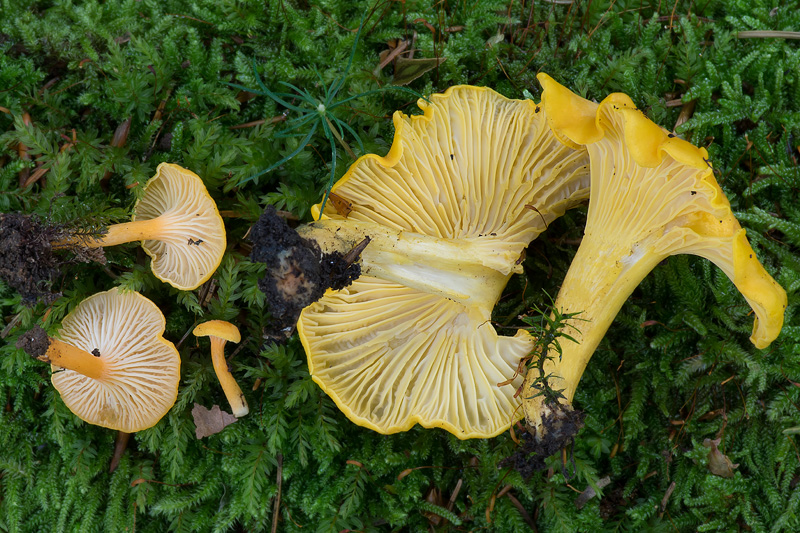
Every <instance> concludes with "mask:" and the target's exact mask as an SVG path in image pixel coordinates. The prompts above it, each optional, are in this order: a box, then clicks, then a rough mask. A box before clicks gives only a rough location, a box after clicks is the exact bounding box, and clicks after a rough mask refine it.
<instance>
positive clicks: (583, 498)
mask: <svg viewBox="0 0 800 533" xmlns="http://www.w3.org/2000/svg"><path fill="white" fill-rule="evenodd" d="M609 483H611V478H610V477H609V476H606V477H604V478H602V479H598V480H597V488H598V489H602V488H603V487H605V486H607V485H608V484H609ZM595 496H597V492H595V490H594V487H592V486H591V485H590V486H588V487H586V490H584V491H583V492H581V495H580V496H578V497H577V498H575V507H576V508H578V509H581V508H582V507H583V506H584V505H586V502H588V501H589V500H591V499H592V498H594V497H595Z"/></svg>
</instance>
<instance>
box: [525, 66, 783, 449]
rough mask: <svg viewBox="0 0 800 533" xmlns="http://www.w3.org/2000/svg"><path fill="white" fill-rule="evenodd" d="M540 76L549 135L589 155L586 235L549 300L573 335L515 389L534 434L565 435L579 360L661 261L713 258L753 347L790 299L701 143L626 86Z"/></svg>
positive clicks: (777, 326) (774, 329)
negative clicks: (744, 305) (656, 114)
mask: <svg viewBox="0 0 800 533" xmlns="http://www.w3.org/2000/svg"><path fill="white" fill-rule="evenodd" d="M539 80H540V81H541V83H542V85H543V87H544V93H543V95H542V106H543V107H544V111H545V113H546V115H547V116H548V121H549V124H550V128H551V130H552V131H553V133H554V135H555V136H556V137H558V138H559V139H561V140H562V141H563V142H564V143H565V145H567V146H571V147H574V148H579V147H585V149H586V150H588V153H589V158H590V161H591V165H590V166H591V196H590V199H589V210H588V214H587V220H586V229H585V232H584V237H583V240H582V242H581V245H580V247H579V248H578V252H577V254H576V255H575V258H574V260H573V262H572V264H571V265H570V268H569V271H568V272H567V276H566V278H565V279H564V283H563V285H562V286H561V289H560V291H559V293H558V297H557V298H556V302H555V307H556V309H558V311H559V312H561V313H564V314H567V313H579V314H578V315H577V318H578V319H579V320H575V321H573V322H570V323H569V325H568V326H567V328H566V331H565V333H566V334H568V335H569V336H571V337H572V338H574V339H575V341H576V342H570V341H569V340H564V341H562V342H561V343H560V347H561V350H562V353H561V355H560V357H553V358H550V359H548V360H547V361H546V362H545V363H544V373H543V374H540V372H539V370H538V369H537V368H533V369H531V370H530V371H529V372H528V375H527V377H526V381H525V385H524V387H523V391H522V396H523V397H524V398H525V402H524V406H525V415H526V419H527V423H528V426H529V430H530V431H531V432H532V433H533V434H534V435H535V436H536V438H537V439H539V440H542V441H543V440H546V439H548V438H551V437H552V438H558V439H561V440H563V441H567V440H568V439H569V438H571V435H565V434H564V432H563V431H560V430H559V431H553V430H554V429H563V428H559V426H560V425H561V422H560V421H561V420H562V419H563V418H564V416H565V415H567V414H568V413H569V412H570V411H571V410H572V407H571V402H572V398H573V396H574V394H575V389H576V388H577V386H578V382H579V380H580V378H581V375H582V374H583V371H584V369H585V368H586V364H587V363H588V361H589V359H590V358H591V356H592V354H593V353H594V351H595V349H596V348H597V345H598V344H599V342H600V341H601V340H602V338H603V336H604V335H605V333H606V331H607V329H608V327H609V325H610V324H611V322H612V321H613V320H614V317H615V316H616V314H617V312H618V311H619V310H620V308H621V307H622V304H623V303H624V302H625V300H627V298H628V296H630V294H631V292H632V291H633V290H634V289H635V288H636V286H637V285H639V283H640V282H641V281H642V279H644V277H645V276H646V275H647V274H648V273H649V272H650V271H651V270H652V269H653V268H654V267H655V266H656V265H657V264H658V263H659V262H660V261H662V260H664V259H665V258H667V257H668V256H670V255H675V254H694V255H699V256H701V257H704V258H706V259H708V260H710V261H712V262H714V264H716V265H717V266H718V267H720V268H721V269H722V271H723V272H724V273H725V274H726V275H727V276H728V277H729V278H730V279H731V280H732V281H733V283H734V285H735V286H736V288H737V289H739V291H740V292H741V293H742V295H743V296H744V297H745V299H746V300H747V302H748V303H749V304H750V306H751V307H752V308H753V310H754V311H755V315H756V318H755V323H754V325H753V334H752V336H751V337H750V340H751V341H752V342H753V344H754V345H755V346H756V347H757V348H765V347H766V346H767V345H768V344H769V343H770V342H772V341H773V340H774V339H775V337H777V335H778V333H779V332H780V330H781V326H782V324H783V314H784V310H785V308H786V302H787V299H786V293H785V292H784V290H783V289H782V288H781V287H780V286H779V285H778V284H777V283H776V282H775V280H773V279H772V277H770V275H769V274H768V273H767V272H766V270H764V267H763V266H762V265H761V263H759V261H758V258H757V257H756V254H755V253H754V252H753V249H752V248H751V247H750V244H749V243H748V241H747V238H746V236H745V230H744V229H742V228H741V226H740V225H739V223H738V222H737V220H736V218H734V216H733V213H732V212H731V207H730V204H729V203H728V200H727V198H725V195H724V193H723V192H722V190H721V189H720V187H719V185H718V184H717V182H716V180H715V179H714V174H713V172H712V169H711V165H710V163H709V162H708V153H707V152H706V150H705V149H703V148H697V147H695V146H693V145H692V144H690V143H688V142H686V141H684V140H682V139H679V138H677V137H676V136H675V135H672V134H670V133H669V132H667V131H665V130H663V129H662V128H660V127H659V126H657V125H656V124H654V123H653V122H651V121H650V120H648V119H647V118H646V117H645V116H644V114H643V113H642V112H641V111H639V110H638V109H636V107H635V106H634V104H633V102H632V101H631V99H630V98H628V97H627V96H626V95H624V94H612V95H610V96H609V97H607V98H606V99H605V100H603V102H602V103H600V104H595V103H592V102H589V101H587V100H584V99H583V98H580V97H578V96H576V95H575V94H573V93H571V92H570V91H569V90H567V89H566V88H564V87H563V86H561V85H559V84H558V83H556V82H555V81H554V80H553V79H552V78H550V77H549V76H547V75H545V74H540V75H539ZM541 375H545V376H549V377H548V386H550V387H552V388H553V389H557V390H560V391H561V393H562V394H563V399H562V401H561V403H555V402H550V403H548V402H547V401H546V397H545V396H544V395H541V394H538V393H539V392H540V391H539V390H537V389H539V388H540V385H536V383H537V382H539V383H540V381H541V380H540V377H541ZM552 433H556V434H558V436H557V437H553V435H552ZM545 448H546V449H548V450H555V449H557V448H558V446H545Z"/></svg>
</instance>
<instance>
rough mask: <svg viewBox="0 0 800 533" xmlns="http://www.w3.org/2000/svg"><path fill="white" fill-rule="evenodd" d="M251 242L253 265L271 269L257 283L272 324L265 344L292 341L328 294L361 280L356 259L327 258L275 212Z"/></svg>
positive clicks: (253, 232) (269, 212) (333, 255)
mask: <svg viewBox="0 0 800 533" xmlns="http://www.w3.org/2000/svg"><path fill="white" fill-rule="evenodd" d="M249 239H250V241H251V242H252V243H253V250H252V251H251V253H250V259H252V260H253V261H257V262H261V263H264V264H266V265H267V273H266V275H265V276H264V277H263V278H262V279H261V280H259V282H258V288H259V289H261V291H262V292H263V293H264V294H265V295H266V297H267V304H268V308H269V311H270V313H271V314H272V318H273V325H272V326H271V327H270V328H268V329H265V331H264V338H265V339H266V340H267V341H274V342H283V341H285V340H286V339H288V338H289V337H290V336H291V335H292V333H293V332H294V327H295V324H297V319H298V317H299V316H300V313H301V311H302V310H303V309H304V308H305V307H307V306H308V305H311V304H312V303H314V302H316V301H317V300H319V299H320V298H322V296H323V295H324V294H325V291H326V290H328V289H333V290H341V289H343V288H345V287H347V286H348V285H350V284H351V283H352V282H353V280H355V279H356V278H358V277H359V276H360V275H361V266H360V264H358V263H356V262H355V259H356V258H357V253H356V254H355V255H353V254H346V253H342V252H340V251H332V252H330V253H323V252H322V251H321V250H320V247H319V245H318V244H317V243H316V242H315V241H314V240H309V239H305V238H303V237H301V236H300V234H298V233H297V231H296V230H294V229H293V228H291V227H289V225H288V224H287V223H286V221H285V220H284V219H283V218H281V217H280V216H279V215H278V213H277V211H276V210H275V208H273V207H272V206H268V207H267V209H266V210H265V211H264V213H263V214H262V215H261V217H260V218H259V219H258V222H256V224H255V225H254V226H253V227H252V229H251V230H250V235H249ZM357 251H358V250H357Z"/></svg>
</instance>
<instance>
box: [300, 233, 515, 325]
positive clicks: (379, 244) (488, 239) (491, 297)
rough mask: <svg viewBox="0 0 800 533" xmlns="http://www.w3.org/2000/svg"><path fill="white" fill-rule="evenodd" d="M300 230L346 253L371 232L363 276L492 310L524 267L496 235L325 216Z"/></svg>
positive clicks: (328, 248) (326, 248)
mask: <svg viewBox="0 0 800 533" xmlns="http://www.w3.org/2000/svg"><path fill="white" fill-rule="evenodd" d="M298 233H299V234H300V235H301V236H302V237H304V238H307V239H311V240H314V241H315V242H316V243H317V244H319V246H320V248H322V251H323V252H325V253H330V252H332V251H339V252H342V253H346V252H348V251H349V250H350V249H352V248H353V246H355V245H356V244H358V243H359V242H361V241H362V240H363V239H364V237H369V239H370V241H369V244H368V245H367V247H366V248H365V249H364V251H363V252H361V273H362V274H363V275H366V276H374V277H377V278H381V279H384V280H388V281H393V282H396V283H399V284H400V285H404V286H406V287H411V288H414V289H417V290H420V291H423V292H425V293H428V294H438V295H441V296H444V297H445V298H448V299H450V300H453V301H456V302H459V303H461V304H464V305H465V306H468V307H473V306H478V307H480V308H482V309H487V310H489V312H491V309H492V308H493V307H494V305H495V304H496V303H497V299H498V298H499V297H500V294H501V293H502V292H503V288H504V287H505V285H506V283H507V281H508V278H509V277H510V276H511V274H512V273H513V272H516V271H518V270H519V268H518V266H517V264H516V262H517V260H518V259H519V253H518V252H514V251H512V250H510V249H508V247H507V246H503V242H502V241H501V240H500V239H497V238H495V237H493V236H485V237H477V238H474V239H459V240H456V239H447V238H441V237H431V236H428V235H422V234H419V233H413V232H410V231H397V230H394V229H391V228H387V227H385V226H381V225H378V224H374V223H369V222H356V221H351V220H322V221H319V222H314V223H312V224H309V225H307V226H305V227H302V228H298Z"/></svg>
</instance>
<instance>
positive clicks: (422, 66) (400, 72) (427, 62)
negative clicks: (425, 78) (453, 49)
mask: <svg viewBox="0 0 800 533" xmlns="http://www.w3.org/2000/svg"><path fill="white" fill-rule="evenodd" d="M446 60H447V58H446V57H430V58H427V57H426V58H420V59H407V58H405V57H398V58H397V59H396V60H395V63H394V78H393V79H392V83H393V84H394V85H408V84H409V83H411V82H412V81H414V80H415V79H417V78H419V77H420V76H422V75H423V74H425V73H426V72H428V71H430V70H433V69H435V68H436V67H438V66H439V65H441V64H442V63H444V62H445V61H446Z"/></svg>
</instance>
